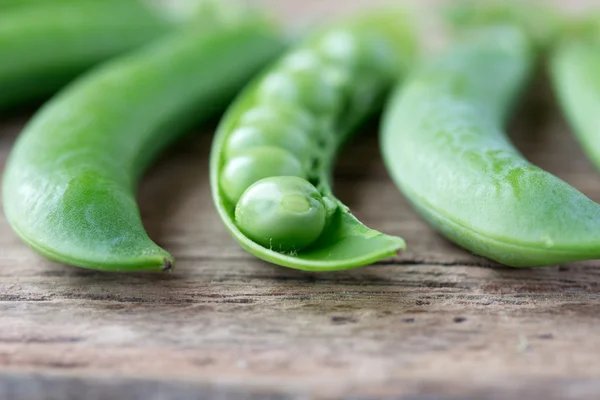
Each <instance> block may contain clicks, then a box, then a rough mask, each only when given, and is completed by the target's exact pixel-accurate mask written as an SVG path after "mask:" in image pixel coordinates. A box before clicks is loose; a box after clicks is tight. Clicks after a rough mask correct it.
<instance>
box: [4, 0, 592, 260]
mask: <svg viewBox="0 0 600 400" xmlns="http://www.w3.org/2000/svg"><path fill="white" fill-rule="evenodd" d="M189 4H192V3H188V5H189ZM194 5H195V8H194V9H187V10H185V11H184V12H181V10H178V11H177V10H173V9H170V8H163V6H160V5H149V4H146V3H143V2H141V1H138V0H107V1H105V2H97V1H94V0H61V1H57V2H52V3H51V4H50V3H48V2H45V1H42V0H27V1H25V0H21V1H18V0H11V1H7V2H4V3H0V59H2V60H10V61H9V62H3V63H1V64H0V107H2V108H4V109H9V108H10V107H14V106H16V105H19V104H22V103H25V102H28V101H35V100H37V101H39V100H43V105H42V106H41V107H40V108H39V110H38V111H37V112H36V113H35V115H34V116H33V117H32V119H31V120H30V121H29V122H28V123H27V125H26V126H25V128H24V129H23V131H22V132H21V134H20V135H19V138H18V140H17V142H16V144H15V146H14V148H13V149H12V150H11V154H10V157H9V160H8V162H7V167H6V170H5V173H4V177H3V197H4V199H3V200H4V201H3V204H4V213H5V215H6V217H7V219H8V221H9V223H10V225H11V227H12V228H13V230H14V231H15V232H16V234H17V235H18V236H19V237H20V238H21V239H22V240H23V241H24V242H25V243H27V244H28V245H29V246H31V247H32V248H33V249H34V250H35V251H37V252H38V253H40V254H41V255H43V256H45V257H47V258H48V259H51V260H54V261H58V262H62V263H66V264H70V265H74V266H78V267H83V268H93V269H100V270H111V271H165V270H170V269H172V268H173V266H174V264H175V259H174V257H173V256H172V255H171V254H170V253H169V252H168V251H167V250H166V249H163V248H161V247H160V246H158V245H157V244H156V243H155V242H154V241H153V240H152V239H151V238H150V237H149V236H148V233H147V232H146V231H145V229H144V227H143V224H142V220H141V217H140V212H139V209H138V205H137V202H136V199H135V192H136V188H137V185H138V183H139V181H140V179H141V178H142V177H143V175H144V172H145V171H146V170H147V169H148V167H149V166H150V165H152V164H153V163H154V161H155V160H156V158H157V157H158V156H159V155H160V154H162V153H163V152H164V150H165V149H167V148H168V147H169V146H170V145H171V144H173V143H174V142H176V141H177V140H178V139H179V138H180V137H181V136H182V135H183V134H184V133H186V132H188V131H189V130H190V129H192V127H193V126H195V125H197V124H198V123H201V122H203V121H207V120H209V119H210V118H213V117H215V116H216V117H219V118H220V123H219V126H218V128H217V131H216V133H215V136H214V138H213V141H212V147H211V157H210V171H209V173H210V191H211V193H212V198H213V201H214V205H215V208H216V212H217V213H218V215H219V217H220V218H221V221H222V222H223V224H224V226H225V227H226V229H227V230H228V231H229V233H230V234H231V236H232V237H233V238H234V239H235V240H236V241H237V242H238V243H239V245H240V246H242V247H243V248H244V249H246V250H247V251H248V252H250V253H251V254H253V255H255V256H256V257H258V258H260V259H263V260H265V261H268V262H271V263H274V264H277V265H281V266H285V267H290V268H296V269H302V270H311V271H328V270H338V269H347V268H354V267H360V266H365V265H369V264H371V263H373V262H376V261H378V260H381V259H384V258H387V257H392V256H394V255H395V254H396V253H397V252H398V251H400V250H403V249H405V248H406V244H405V242H404V240H403V239H402V238H400V237H395V236H390V235H387V234H384V233H382V232H379V231H376V230H373V229H371V228H368V227H367V226H365V225H364V224H363V223H362V222H360V221H359V220H357V219H356V218H355V217H354V216H353V215H352V213H351V211H350V209H349V208H348V207H347V206H345V205H344V204H343V203H342V202H340V201H339V199H337V198H336V197H335V195H334V192H333V189H332V179H331V174H332V169H333V167H334V164H335V160H336V157H337V155H338V154H339V152H340V150H341V149H342V148H343V146H344V144H345V143H346V142H347V141H348V140H349V139H350V138H351V137H352V136H353V135H354V134H356V133H357V132H359V131H360V127H361V126H362V125H363V123H365V122H366V121H367V120H369V119H373V118H377V116H378V115H381V122H382V123H381V137H380V139H381V141H380V142H381V146H382V147H381V149H382V155H383V158H384V161H385V165H386V168H387V170H388V172H389V175H390V177H391V178H392V180H393V182H394V183H395V184H396V185H397V187H398V189H399V190H400V192H401V193H402V194H403V195H404V196H405V197H406V198H407V199H408V200H409V202H410V204H411V205H412V207H413V208H414V210H415V211H416V212H418V213H419V214H420V215H421V216H422V217H423V218H424V220H426V221H427V222H428V223H429V224H430V225H431V226H432V227H433V228H434V229H436V230H438V231H439V232H440V233H442V234H443V235H444V236H446V237H447V238H448V239H450V240H452V241H454V242H455V243H457V244H459V245H461V246H462V247H464V248H465V249H466V250H468V251H471V252H473V253H475V254H478V255H481V256H484V257H487V258H490V259H492V260H495V261H498V262H501V263H503V264H505V265H510V266H542V265H553V264H556V263H562V262H569V261H576V260H582V259H589V258H599V257H600V252H599V251H598V250H597V249H600V246H599V245H600V223H599V222H598V221H600V218H598V217H600V205H598V204H596V203H594V202H592V201H591V200H590V199H588V198H587V197H586V196H584V195H583V194H582V193H580V192H578V191H577V190H576V189H574V188H573V187H571V186H570V185H568V184H567V183H565V182H563V181H561V180H559V179H558V178H557V177H555V176H554V175H551V174H550V173H548V172H546V171H543V170H542V169H540V168H538V167H536V166H535V165H532V164H531V163H529V162H528V161H527V160H526V159H525V158H524V157H523V156H522V155H521V154H520V153H519V152H518V150H517V149H516V148H515V147H514V146H513V145H512V143H511V142H510V140H509V139H508V136H507V135H506V133H505V128H504V126H505V125H506V123H507V122H508V121H509V119H510V116H511V113H512V110H513V109H514V106H515V105H516V103H517V102H518V101H519V99H520V98H521V97H522V95H523V93H524V92H525V91H526V89H527V88H528V83H529V82H530V81H531V79H532V76H533V75H534V71H536V68H537V67H539V66H540V65H548V66H549V69H550V71H551V76H552V79H553V80H552V82H553V84H554V87H555V88H556V90H557V93H558V99H559V101H560V103H561V105H562V106H563V109H564V110H565V113H566V115H567V116H568V118H569V120H570V121H571V122H572V124H573V127H574V130H575V132H576V134H577V137H578V138H579V139H580V140H581V143H582V144H583V146H584V148H585V149H586V152H587V153H588V154H589V155H590V156H591V158H592V159H594V160H600V155H599V154H600V146H597V145H596V142H597V141H596V140H595V136H594V135H597V133H596V131H598V126H600V125H599V124H597V123H595V122H594V121H595V120H596V118H597V117H596V115H597V114H598V113H597V112H595V109H596V108H597V107H600V81H599V80H598V76H599V75H598V74H597V73H596V71H600V51H599V50H600V18H595V17H590V16H589V15H588V16H586V17H585V19H577V18H575V17H570V16H569V17H565V16H564V15H561V14H560V13H559V12H557V11H555V10H551V9H549V8H545V7H541V8H540V7H539V6H535V5H531V4H527V5H517V4H513V5H506V3H502V4H500V3H499V4H486V5H484V6H482V5H481V4H479V3H470V4H466V5H461V6H458V7H454V8H453V9H452V10H451V12H450V13H449V14H445V15H444V18H438V22H440V26H442V27H443V28H444V29H443V30H444V32H445V41H444V42H445V43H444V46H443V48H442V49H441V50H436V51H429V50H428V48H427V46H426V43H427V40H426V34H425V32H419V30H418V29H417V26H418V25H419V24H415V23H413V22H412V21H413V20H417V21H418V19H416V18H415V17H414V16H413V15H411V14H410V13H408V12H406V11H405V10H402V9H399V8H397V7H396V8H394V7H391V8H385V9H365V10H363V11H361V12H358V13H356V14H353V15H346V16H343V17H340V18H338V19H335V20H328V21H322V23H321V24H320V25H319V26H317V27H311V28H309V29H307V30H306V31H305V32H303V33H302V34H300V35H296V36H293V37H291V36H290V35H289V34H288V32H287V27H286V26H285V25H284V24H282V23H281V22H280V21H279V20H278V19H277V18H275V17H273V16H272V15H271V14H270V13H269V12H267V11H266V10H264V9H261V8H252V7H248V6H242V5H240V4H237V3H235V4H234V3H231V2H222V1H210V0H204V1H200V2H198V3H194ZM115 11H118V12H115ZM176 11H177V12H176ZM437 11H438V10H436V13H437ZM440 15H441V14H440ZM534 15H535V16H536V18H535V19H534V18H532V16H534ZM436 16H439V15H437V14H436ZM448 16H449V18H446V17H448ZM24 38H25V39H27V40H23V39H24ZM27 46H29V47H27ZM48 48H51V49H52V50H53V51H47V49H48ZM545 60H549V62H548V63H545V62H544V61H545ZM517 217H518V218H517Z"/></svg>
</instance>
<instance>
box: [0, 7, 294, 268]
mask: <svg viewBox="0 0 600 400" xmlns="http://www.w3.org/2000/svg"><path fill="white" fill-rule="evenodd" d="M114 17H115V18H118V16H114ZM211 22H212V25H204V24H200V25H201V26H193V27H189V29H182V30H178V31H177V32H173V33H172V34H170V35H168V36H165V37H164V38H162V39H160V40H158V41H156V42H154V43H152V44H149V45H148V46H144V47H143V48H141V49H139V50H136V51H135V52H132V53H129V54H127V55H125V56H122V57H118V58H115V59H113V60H111V61H109V62H108V63H105V64H102V65H101V66H99V67H97V68H94V69H93V70H92V71H90V72H89V73H87V74H84V75H83V76H82V77H81V78H79V79H77V80H76V81H74V82H73V84H71V85H69V86H68V87H67V88H66V89H65V90H63V91H61V93H59V94H58V95H57V96H55V97H53V98H52V99H51V100H50V101H49V102H47V103H46V104H45V105H44V107H42V108H41V109H40V110H39V112H37V113H36V114H35V115H34V116H33V118H32V120H31V121H30V122H29V123H28V124H27V125H26V126H25V128H24V130H23V132H22V133H21V135H20V136H19V138H18V140H17V142H16V144H15V146H14V147H13V149H12V150H11V154H10V156H9V159H8V162H7V166H6V170H5V173H4V177H3V194H2V195H3V206H4V213H5V215H6V217H7V219H8V221H9V223H10V225H11V227H12V228H13V230H14V231H15V232H16V233H17V235H18V236H19V237H21V239H22V240H23V241H24V242H25V243H27V244H28V245H30V246H31V247H32V248H33V249H34V250H35V251H37V252H38V253H40V254H42V255H43V256H45V257H47V258H49V259H51V260H55V261H59V262H63V263H67V264H70V265H74V266H78V267H84V268H92V269H98V270H111V271H164V270H169V269H171V267H172V266H173V263H174V258H173V256H172V255H171V254H169V253H168V252H167V251H166V250H165V249H163V248H161V247H159V246H158V245H157V244H156V243H154V241H152V240H151V238H150V237H149V236H148V234H147V232H146V231H145V230H144V227H143V224H142V221H141V217H140V212H139V209H138V206H137V203H136V201H135V195H136V193H135V192H136V190H135V188H136V186H137V183H138V182H139V180H140V178H141V177H142V175H143V173H144V171H146V169H147V168H148V167H149V166H150V165H151V164H152V162H153V160H155V159H156V158H157V157H158V156H159V155H160V153H161V152H162V151H164V149H166V148H167V147H168V146H169V145H170V144H171V143H173V142H174V141H176V140H177V139H179V138H180V136H181V135H182V134H183V133H185V132H186V131H188V130H189V129H190V128H191V127H192V126H194V125H196V124H197V123H200V122H203V121H207V120H208V119H209V118H214V117H215V116H216V115H218V114H219V112H222V111H223V110H224V109H225V108H226V105H227V104H229V102H231V100H232V99H233V98H234V97H235V95H236V94H237V93H238V92H239V91H240V90H241V89H242V88H243V87H244V86H245V85H246V84H247V83H248V81H249V80H250V79H251V77H253V76H254V75H255V74H257V73H258V72H259V71H260V70H261V69H262V68H264V66H265V65H266V64H267V63H268V62H269V61H270V60H272V59H273V58H274V57H275V56H276V55H277V54H279V53H280V52H281V51H282V50H283V48H284V47H285V45H284V42H285V41H284V40H283V38H282V35H281V32H280V31H279V29H277V27H275V26H273V25H272V24H271V23H269V22H266V21H265V20H264V18H262V17H257V18H252V19H246V20H245V21H239V22H238V23H233V22H232V21H230V20H228V21H227V23H226V24H224V25H222V24H220V23H219V21H218V20H212V19H211ZM0 29H1V27H0ZM124 40H125V39H124Z"/></svg>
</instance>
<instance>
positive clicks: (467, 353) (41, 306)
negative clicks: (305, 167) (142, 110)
mask: <svg viewBox="0 0 600 400" xmlns="http://www.w3.org/2000/svg"><path fill="white" fill-rule="evenodd" d="M350 3H352V5H356V4H358V3H360V2H356V4H355V3H353V2H342V1H336V2H333V1H332V2H318V1H310V2H309V1H306V2H300V1H298V2H291V1H290V2H276V1H274V0H273V1H271V4H272V5H273V6H275V7H278V8H279V9H281V11H282V12H285V13H287V15H290V16H294V15H301V14H302V12H305V13H309V12H314V13H317V11H316V10H317V9H318V7H324V8H328V10H329V11H327V12H337V11H336V8H340V9H342V8H344V7H345V6H346V5H347V4H350ZM362 3H363V4H366V3H368V2H366V1H363V2H362ZM294 4H295V5H294ZM333 4H335V6H334V5H333ZM342 5H344V6H342ZM313 7H314V8H313ZM324 8H323V10H324ZM319 10H320V9H319ZM319 12H321V11H319ZM323 12H325V11H323ZM30 115H31V114H30V112H23V113H21V114H20V115H11V116H6V115H5V116H1V117H0V119H1V121H2V122H1V123H0V162H1V164H2V165H4V162H5V160H6V157H7V155H8V153H9V151H10V148H11V145H12V143H13V141H14V140H15V138H16V136H17V134H18V132H19V130H20V128H21V127H22V126H23V124H24V123H25V122H26V121H27V119H28V118H29V116H30ZM376 128H377V127H376V126H375V125H373V126H370V127H366V128H365V129H364V132H362V133H361V135H359V137H358V138H357V139H356V140H355V141H353V142H352V143H351V144H350V146H349V147H348V148H347V149H345V151H344V153H343V155H342V157H341V159H340V160H339V163H338V166H337V169H336V187H335V190H336V193H337V194H338V195H339V197H340V198H341V199H342V200H343V201H345V202H346V203H347V204H348V205H349V206H350V207H351V208H352V210H353V212H354V213H355V214H356V215H357V216H358V217H359V218H360V219H361V220H363V221H364V222H365V223H366V224H367V225H369V226H371V227H373V228H375V229H378V230H381V231H383V232H386V233H390V234H395V235H400V236H403V237H404V238H406V240H407V242H408V244H409V250H408V251H407V252H406V253H403V254H401V255H400V256H398V257H396V258H393V259H390V260H386V261H383V262H380V263H377V264H375V265H372V266H369V267H366V268H363V269H358V270H353V271H346V272H335V273H326V274H314V273H302V272H298V271H293V270H288V269H284V268H279V267H275V266H272V265H269V264H267V263H264V262H261V261H258V260H256V259H254V258H253V257H251V256H250V255H248V254H247V253H245V252H244V251H243V250H242V249H241V248H240V247H239V246H238V245H237V244H236V243H235V242H234V241H233V240H232V239H231V237H230V236H229V235H228V234H227V232H226V231H225V229H224V228H223V227H222V225H221V223H220V221H219V219H218V217H217V215H216V212H215V211H214V207H213V205H212V202H211V198H210V193H209V187H208V150H209V146H210V142H211V135H210V132H211V128H210V127H208V128H205V129H203V131H205V133H196V134H191V135H190V136H189V137H188V138H186V139H184V140H183V141H182V142H181V143H179V144H178V145H176V146H175V147H174V148H173V149H172V150H170V151H169V152H168V154H166V155H165V157H164V158H163V159H162V160H161V161H160V162H159V163H158V164H157V165H156V166H155V167H154V168H153V169H152V170H151V171H150V172H149V173H148V175H147V177H146V178H145V179H144V182H143V184H142V186H141V188H140V191H139V201H140V204H141V208H142V214H143V218H144V223H145V225H146V227H147V229H148V231H149V232H150V235H151V236H152V237H153V238H154V239H155V240H156V241H157V242H158V243H159V244H160V245H162V246H164V247H166V248H167V249H168V250H169V251H171V252H172V253H173V254H174V255H175V257H176V258H177V260H178V264H177V268H176V270H175V271H174V272H173V273H170V274H165V275H144V274H129V275H119V274H109V273H99V272H93V271H87V270H83V269H76V268H72V267H67V266H63V265H58V264H55V263H51V262H48V261H45V260H44V259H42V258H41V257H39V256H38V255H36V254H35V253H34V252H32V251H31V250H30V249H29V248H27V247H26V246H25V245H23V244H22V243H21V242H20V241H19V240H18V239H17V237H16V236H15V235H14V234H13V233H12V231H11V230H10V228H9V226H8V225H7V223H6V221H5V220H4V217H3V216H0V265H1V268H0V399H36V400H37V399H83V398H85V399H86V400H104V399H118V398H127V399H145V400H146V399H150V400H158V399H182V400H187V399H229V398H240V399H309V398H310V399H312V398H315V399H329V398H347V399H364V398H374V397H378V398H390V399H391V398H401V399H407V400H408V399H412V400H417V399H418V400H426V399H427V400H431V399H444V400H458V399H517V398H520V399H564V398H598V395H599V394H600V380H598V378H599V377H600V364H599V363H598V362H597V350H598V349H599V348H600V337H599V336H598V335H597V334H596V332H598V331H599V330H600V319H599V316H600V312H599V311H598V310H600V269H598V267H599V262H598V261H592V262H585V263H576V264H570V265H563V266H555V267H549V268H540V269H518V270H517V269H508V268H502V267H500V266H498V265H495V264H493V263H491V262H489V261H487V260H485V259H482V258H480V257H475V256H473V255H470V254H468V253H467V252H465V251H464V250H461V249H459V248H457V247H455V246H453V245H451V244H449V243H448V242H447V241H445V240H444V239H442V238H440V237H439V236H438V235H437V234H436V233H435V232H434V231H433V230H432V229H430V228H429V227H428V226H427V225H426V224H425V223H424V222H423V221H422V220H421V219H420V218H419V217H418V216H417V215H416V214H415V213H414V212H413V211H412V210H411V208H410V207H409V206H408V204H407V203H406V201H405V200H404V198H403V197H402V195H401V194H400V193H399V192H398V190H397V189H396V188H395V187H394V186H393V185H392V183H391V181H390V179H389V176H388V174H387V172H386V171H385V169H384V167H383V165H382V163H381V160H380V155H379V149H378V143H377V132H376V131H377V129H376ZM510 134H511V136H512V138H513V139H514V140H515V142H516V144H517V146H518V147H519V148H520V149H521V150H522V151H523V153H524V154H525V155H526V156H527V157H528V158H529V159H530V160H531V161H532V162H534V163H536V164H538V165H540V166H541V167H543V168H546V169H547V170H549V171H551V172H553V173H555V174H557V175H558V176H559V177H561V178H563V179H565V180H567V181H568V182H569V183H571V184H573V185H574V186H575V187H577V188H578V189H580V190H582V191H584V192H585V193H586V194H587V195H589V196H590V197H591V198H592V199H594V200H596V201H600V174H599V173H597V172H595V171H594V170H593V169H592V167H591V165H590V163H589V162H588V161H587V159H586V158H585V157H584V156H583V154H582V152H581V149H580V148H579V146H578V145H577V143H576V142H575V141H574V140H573V137H572V134H571V132H570V131H569V129H568V127H567V126H566V124H565V122H564V120H563V119H562V118H561V115H560V112H559V111H558V109H557V107H556V104H555V100H554V98H553V96H552V92H551V90H550V89H549V88H548V85H547V82H546V80H545V79H544V77H543V76H541V77H540V81H539V82H538V83H537V84H536V85H535V86H534V87H533V88H532V89H531V90H530V96H529V98H528V99H527V101H526V102H525V103H524V105H523V107H521V108H520V110H519V111H518V116H517V118H516V120H515V121H514V123H512V124H511V127H510ZM507 218H510V216H507Z"/></svg>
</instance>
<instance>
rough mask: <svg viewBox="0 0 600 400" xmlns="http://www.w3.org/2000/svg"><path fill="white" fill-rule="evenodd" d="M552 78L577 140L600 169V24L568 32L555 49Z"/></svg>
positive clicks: (552, 60)
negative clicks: (576, 32)
mask: <svg viewBox="0 0 600 400" xmlns="http://www.w3.org/2000/svg"><path fill="white" fill-rule="evenodd" d="M596 18H597V19H598V20H599V21H600V17H598V16H596ZM550 76H551V80H552V86H553V89H554V91H555V93H556V97H557V99H558V102H559V104H560V106H561V108H562V110H563V112H564V114H565V116H566V118H567V120H568V122H569V123H570V125H571V126H572V127H573V131H574V133H575V137H576V138H577V140H578V141H579V142H580V143H581V145H582V147H583V150H584V151H585V153H586V154H587V156H588V157H589V158H590V160H591V161H592V162H593V163H594V165H595V166H596V168H598V169H600V24H599V26H598V28H596V29H595V30H594V29H589V31H583V32H579V33H578V34H575V33H571V32H569V31H566V32H565V34H564V35H563V36H562V37H561V39H560V40H558V41H557V43H556V45H555V46H553V48H552V51H551V56H550Z"/></svg>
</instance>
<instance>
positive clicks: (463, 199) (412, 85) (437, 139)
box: [381, 25, 600, 267]
mask: <svg viewBox="0 0 600 400" xmlns="http://www.w3.org/2000/svg"><path fill="white" fill-rule="evenodd" d="M533 42H534V41H533V40H532V39H531V37H530V36H529V35H527V34H525V33H524V32H523V31H522V30H521V29H520V28H517V27H516V26H514V25H506V26H504V27H501V28H493V27H490V28H481V29H475V30H473V31H472V32H470V35H469V36H468V37H467V38H464V39H461V40H457V41H456V42H455V43H452V44H451V45H450V46H449V47H448V49H447V50H446V51H445V52H444V53H442V54H441V55H440V56H439V57H437V58H435V59H432V60H430V61H428V62H425V63H424V65H422V66H421V67H420V68H418V69H417V70H415V72H414V74H413V76H412V77H411V79H409V80H408V81H407V82H405V83H404V85H399V86H398V87H397V88H396V90H395V93H394V94H393V95H392V97H391V99H390V101H389V103H388V106H387V107H386V110H385V111H384V118H383V122H382V128H381V150H382V154H383V156H384V160H385V164H386V167H387V170H388V171H389V173H390V175H391V177H392V178H393V180H394V181H395V182H396V184H397V186H398V188H399V189H400V191H401V192H402V193H404V195H405V196H406V197H407V198H408V199H409V201H410V203H411V204H412V205H413V207H414V209H415V210H416V211H417V212H418V213H419V214H420V215H421V216H422V217H423V218H424V219H425V220H426V221H427V222H428V223H429V224H430V225H431V226H432V227H433V228H434V229H436V230H437V231H439V232H440V233H441V234H443V235H444V236H446V237H447V238H448V239H450V240H451V241H453V242H455V243H456V244H458V245H460V246H462V247H463V248H465V249H467V250H468V251H470V252H472V253H475V254H478V255H480V256H483V257H487V258H489V259H491V260H494V261H497V262H499V263H502V264H504V265H507V266H514V267H520V266H545V265H555V264H559V263H564V262H571V261H576V260H583V259H589V258H598V257H599V256H600V206H599V205H598V204H596V203H594V202H593V201H591V200H590V199H589V198H587V197H586V196H585V195H583V194H582V193H581V192H579V191H577V190H576V189H575V188H573V187H572V186H570V185H568V184H567V183H566V182H564V181H562V180H560V179H559V178H557V177H556V176H554V175H552V174H550V173H548V172H547V171H544V170H542V169H540V168H539V167H536V166H535V165H532V164H531V163H529V162H528V161H527V160H526V159H524V158H523V156H522V155H521V154H520V153H519V152H518V151H517V149H516V148H515V147H514V146H513V145H512V144H511V142H510V140H509V139H508V137H507V135H506V132H505V125H506V124H507V121H508V117H509V114H510V113H509V111H510V110H512V109H514V105H515V103H516V101H517V100H518V99H519V97H520V96H519V95H520V94H521V93H522V92H523V89H524V88H525V86H526V85H527V84H528V83H529V82H530V81H531V79H532V75H533V71H534V70H535V69H534V67H535V64H534V60H535V55H536V54H535V53H536V52H535V50H534V46H533Z"/></svg>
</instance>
